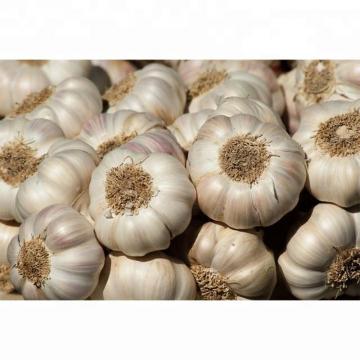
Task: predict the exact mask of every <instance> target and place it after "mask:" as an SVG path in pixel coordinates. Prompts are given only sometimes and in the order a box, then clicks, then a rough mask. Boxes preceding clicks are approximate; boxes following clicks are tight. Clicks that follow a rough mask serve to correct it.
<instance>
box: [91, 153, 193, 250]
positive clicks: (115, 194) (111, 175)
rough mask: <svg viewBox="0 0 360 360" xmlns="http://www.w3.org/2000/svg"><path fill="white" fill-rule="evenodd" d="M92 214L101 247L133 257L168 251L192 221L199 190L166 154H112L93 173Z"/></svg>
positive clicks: (177, 163) (178, 165)
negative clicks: (174, 240)
mask: <svg viewBox="0 0 360 360" xmlns="http://www.w3.org/2000/svg"><path fill="white" fill-rule="evenodd" d="M89 194H90V207H89V211H90V214H91V216H92V218H93V219H94V220H95V231H96V235H97V237H98V239H99V241H100V242H101V243H102V244H103V245H104V246H106V247H107V248H109V249H111V250H114V251H121V252H123V253H124V254H126V255H129V256H143V255H145V254H148V253H150V252H152V251H156V250H163V249H166V248H167V247H168V246H169V244H170V240H171V239H172V238H174V237H175V236H176V235H178V234H180V233H182V232H183V231H184V230H185V229H186V227H187V226H188V224H189V223H190V219H191V210H192V206H193V204H194V201H195V196H196V195H195V189H194V187H193V185H192V184H191V182H190V180H189V178H188V173H187V171H186V169H185V168H184V167H183V165H182V164H181V163H180V162H179V161H178V160H177V159H175V158H174V157H172V156H170V155H168V154H164V153H150V154H142V153H133V152H130V151H128V150H126V149H115V150H113V151H111V152H109V153H108V154H107V155H106V156H105V157H104V158H103V160H102V161H101V162H100V164H99V166H98V167H97V168H96V169H95V170H94V172H93V175H92V178H91V182H90V186H89Z"/></svg>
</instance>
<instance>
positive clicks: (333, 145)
mask: <svg viewBox="0 0 360 360" xmlns="http://www.w3.org/2000/svg"><path fill="white" fill-rule="evenodd" d="M293 138H294V140H296V141H297V142H298V143H299V144H300V145H301V146H302V148H303V149H304V151H305V153H306V156H307V159H308V181H307V188H308V189H309V191H310V192H311V193H312V195H313V196H314V197H316V198H317V199H318V200H320V201H326V202H333V203H335V204H338V205H340V206H344V207H349V206H352V205H355V204H360V101H359V100H357V101H353V102H350V101H328V102H326V103H322V104H317V105H313V106H310V107H308V108H306V109H305V110H304V111H303V112H302V113H301V122H300V128H299V130H298V131H297V132H296V133H295V135H294V136H293Z"/></svg>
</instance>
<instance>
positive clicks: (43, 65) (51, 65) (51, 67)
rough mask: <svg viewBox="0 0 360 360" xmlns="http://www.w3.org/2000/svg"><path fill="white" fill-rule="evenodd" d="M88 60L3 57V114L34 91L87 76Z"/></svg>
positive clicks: (0, 107) (0, 68)
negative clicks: (73, 78) (71, 78)
mask: <svg viewBox="0 0 360 360" xmlns="http://www.w3.org/2000/svg"><path fill="white" fill-rule="evenodd" d="M90 68H91V63H90V61H87V60H48V61H47V60H20V61H15V60H6V61H5V60H2V61H0V116H1V115H7V114H8V113H10V112H11V111H12V110H13V108H14V107H15V106H16V104H20V103H22V102H23V101H24V100H25V98H26V97H27V96H28V95H29V94H31V93H34V92H39V91H41V90H42V89H44V88H46V87H48V86H50V85H57V84H59V83H60V82H62V81H64V80H66V79H68V78H70V77H74V76H88V75H89V72H90Z"/></svg>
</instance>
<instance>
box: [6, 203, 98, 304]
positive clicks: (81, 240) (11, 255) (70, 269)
mask: <svg viewBox="0 0 360 360" xmlns="http://www.w3.org/2000/svg"><path fill="white" fill-rule="evenodd" d="M8 260H9V263H10V265H11V272H10V278H11V281H12V283H13V284H14V286H15V288H16V290H17V291H19V292H20V293H21V294H22V295H23V296H24V298H25V299H33V300H36V299H55V300H56V299H58V300H60V299H67V300H77V299H86V298H87V297H88V296H89V295H91V294H92V292H93V291H94V289H95V287H96V286H97V284H98V281H99V275H100V272H101V269H102V268H103V266H104V252H103V250H102V248H101V246H100V244H99V243H98V242H97V240H96V237H95V234H94V229H93V227H92V226H91V225H90V223H89V222H88V221H87V220H86V219H85V218H84V217H83V216H82V215H80V214H79V213H78V212H77V211H75V210H74V209H72V208H70V207H69V206H66V205H52V206H49V207H47V208H45V209H43V210H41V211H40V212H39V213H37V214H34V215H32V216H30V217H28V218H27V219H26V221H25V222H24V223H23V224H22V225H21V226H20V230H19V235H18V236H16V237H14V238H13V239H12V240H11V242H10V245H9V248H8Z"/></svg>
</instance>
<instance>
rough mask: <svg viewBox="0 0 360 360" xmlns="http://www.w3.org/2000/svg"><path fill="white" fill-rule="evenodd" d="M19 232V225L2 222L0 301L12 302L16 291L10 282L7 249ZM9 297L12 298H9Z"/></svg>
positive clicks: (0, 240) (0, 239) (0, 232)
mask: <svg viewBox="0 0 360 360" xmlns="http://www.w3.org/2000/svg"><path fill="white" fill-rule="evenodd" d="M18 232H19V224H17V223H16V222H14V221H7V222H5V221H0V300H6V299H9V300H11V298H12V296H11V295H12V294H13V291H14V286H13V284H12V283H11V281H10V264H9V262H8V260H7V249H8V246H9V244H10V241H11V239H12V238H13V237H14V236H16V235H17V234H18ZM7 295H9V296H10V297H9V298H8V297H7ZM16 297H17V296H15V298H16Z"/></svg>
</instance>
